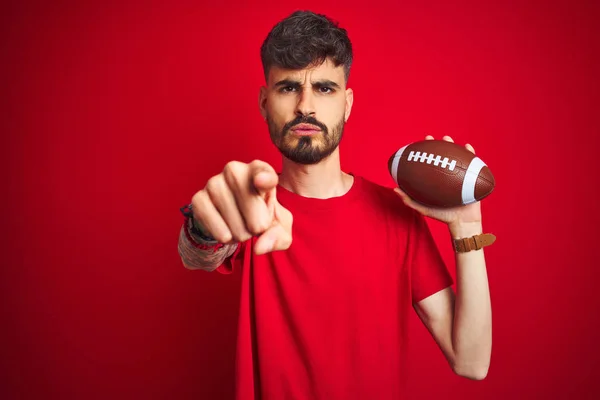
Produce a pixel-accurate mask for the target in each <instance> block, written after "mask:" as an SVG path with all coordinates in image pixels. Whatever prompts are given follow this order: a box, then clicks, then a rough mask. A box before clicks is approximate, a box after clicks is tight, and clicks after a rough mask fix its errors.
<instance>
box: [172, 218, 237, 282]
mask: <svg viewBox="0 0 600 400" xmlns="http://www.w3.org/2000/svg"><path fill="white" fill-rule="evenodd" d="M192 240H193V241H194V243H192ZM237 246H238V243H231V244H219V243H216V242H207V241H204V240H202V239H200V238H198V237H194V238H193V239H192V237H191V236H190V233H189V231H187V232H186V226H185V224H184V225H183V226H182V227H181V230H180V232H179V243H178V250H179V255H180V257H181V260H182V262H183V264H184V265H185V266H186V267H188V268H190V269H202V270H205V271H213V270H215V269H216V268H217V267H218V266H219V265H221V264H222V263H223V261H225V260H226V259H227V257H230V256H231V255H232V254H233V253H234V252H235V250H236V249H237Z"/></svg>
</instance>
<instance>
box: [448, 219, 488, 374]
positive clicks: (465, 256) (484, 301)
mask: <svg viewBox="0 0 600 400" xmlns="http://www.w3.org/2000/svg"><path fill="white" fill-rule="evenodd" d="M480 233H482V226H481V223H471V224H463V225H456V226H451V227H450V234H451V235H452V237H453V238H454V239H458V238H463V237H470V236H473V235H477V234H480ZM456 281H457V282H456V300H455V304H454V324H453V330H452V345H453V349H454V358H455V359H454V369H455V371H456V372H457V373H458V374H459V375H463V376H469V377H472V378H475V379H477V378H482V377H484V376H485V375H486V374H487V370H488V367H489V363H490V356H491V349H492V309H491V300H490V291H489V285H488V277H487V271H486V265H485V257H484V253H483V249H479V250H472V251H469V252H466V253H456Z"/></svg>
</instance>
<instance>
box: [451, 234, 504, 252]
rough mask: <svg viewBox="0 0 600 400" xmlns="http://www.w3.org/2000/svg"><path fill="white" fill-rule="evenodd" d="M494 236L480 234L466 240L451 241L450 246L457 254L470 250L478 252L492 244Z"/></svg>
mask: <svg viewBox="0 0 600 400" xmlns="http://www.w3.org/2000/svg"><path fill="white" fill-rule="evenodd" d="M495 240H496V236H494V235H493V234H491V233H482V234H481V235H475V236H471V237H468V238H461V239H453V240H452V245H453V247H454V251H455V252H457V253H466V252H469V251H472V250H479V249H481V248H483V247H485V246H489V245H490V244H492V243H494V241H495Z"/></svg>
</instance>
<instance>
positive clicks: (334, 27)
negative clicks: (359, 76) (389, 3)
mask: <svg viewBox="0 0 600 400" xmlns="http://www.w3.org/2000/svg"><path fill="white" fill-rule="evenodd" d="M260 57H261V60H262V65H263V71H264V73H265V79H267V78H268V76H269V70H270V69H271V67H273V66H277V67H280V68H285V69H302V68H306V67H308V66H310V65H319V64H321V63H323V62H324V61H325V60H326V59H327V58H331V59H332V61H333V62H334V65H335V66H336V67H337V66H339V65H343V66H344V73H345V77H346V81H348V77H349V76H350V66H351V65H352V43H350V39H349V38H348V34H347V32H346V30H345V29H343V28H340V27H338V23H337V22H334V21H333V20H331V19H330V18H328V17H326V16H325V15H321V14H315V13H313V12H311V11H296V12H294V13H292V14H291V15H290V16H289V17H287V18H285V19H283V20H282V21H280V22H279V23H278V24H277V25H275V26H274V27H273V29H272V30H271V32H269V34H268V35H267V37H266V39H265V41H264V42H263V44H262V46H261V48H260Z"/></svg>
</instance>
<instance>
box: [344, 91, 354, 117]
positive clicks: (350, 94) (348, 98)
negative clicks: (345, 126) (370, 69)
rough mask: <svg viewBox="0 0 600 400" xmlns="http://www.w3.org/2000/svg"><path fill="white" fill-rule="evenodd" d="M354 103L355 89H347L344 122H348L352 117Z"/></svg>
mask: <svg viewBox="0 0 600 400" xmlns="http://www.w3.org/2000/svg"><path fill="white" fill-rule="evenodd" d="M353 103H354V91H353V90H352V89H349V88H348V89H346V112H345V114H344V122H348V118H350V112H351V111H352V104H353Z"/></svg>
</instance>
